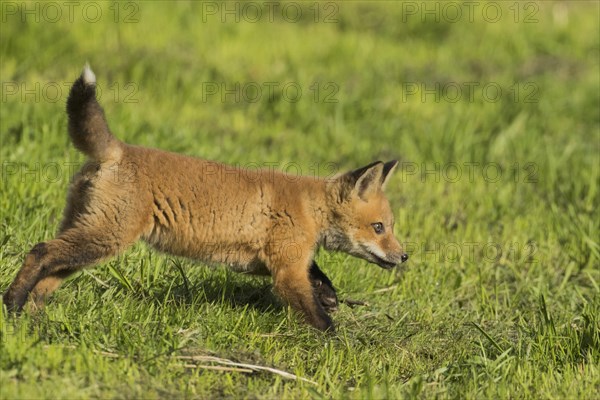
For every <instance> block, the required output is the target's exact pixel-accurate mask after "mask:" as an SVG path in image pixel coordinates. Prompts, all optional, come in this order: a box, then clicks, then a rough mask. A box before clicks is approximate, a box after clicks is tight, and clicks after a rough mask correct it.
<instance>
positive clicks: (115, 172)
mask: <svg viewBox="0 0 600 400" xmlns="http://www.w3.org/2000/svg"><path fill="white" fill-rule="evenodd" d="M67 115H68V120H69V123H68V130H69V136H70V137H71V140H72V141H73V144H74V145H75V147H76V148H77V149H79V150H80V151H82V152H83V153H85V154H86V155H87V156H88V158H89V160H88V161H87V163H86V164H85V165H84V166H83V168H82V169H81V171H79V172H78V173H77V174H76V175H75V176H74V178H73V181H72V182H71V186H70V189H69V193H68V197H67V205H66V208H65V210H64V216H63V220H62V223H61V225H60V227H59V230H58V235H57V236H56V238H55V239H53V240H49V241H47V242H42V243H38V244H36V245H35V246H34V247H33V248H32V249H31V251H30V252H29V253H28V254H27V256H26V257H25V260H24V262H23V266H22V267H21V269H20V270H19V272H18V274H17V276H16V278H15V280H14V281H13V282H12V284H11V285H10V287H9V288H8V290H7V291H6V293H5V294H4V297H3V301H4V304H5V305H6V306H7V308H8V310H11V311H15V312H19V311H20V310H21V309H22V308H23V306H24V305H25V303H26V301H27V298H28V297H29V294H31V298H32V300H33V301H34V303H35V304H37V305H39V306H41V305H43V303H44V301H45V299H46V298H47V296H48V295H50V293H52V292H53V291H54V290H56V289H57V288H58V286H59V285H60V283H61V282H62V281H63V280H64V279H65V278H66V277H68V276H69V275H71V274H73V273H74V272H76V271H79V270H81V269H82V268H84V267H86V266H89V265H92V264H96V263H98V262H100V261H101V260H103V259H106V258H107V257H111V256H114V255H116V254H118V253H119V252H122V251H123V250H125V249H126V248H127V247H129V246H130V245H132V244H133V243H134V242H136V241H137V240H139V239H142V240H144V241H146V242H147V243H149V244H150V245H151V246H153V247H155V248H157V249H158V250H160V251H163V252H166V253H170V254H173V255H176V256H185V257H190V258H192V259H196V260H201V261H205V262H210V263H223V264H227V265H228V266H230V267H231V268H233V269H235V270H237V271H240V272H246V273H253V274H270V275H271V276H272V278H273V284H274V288H275V291H276V292H277V294H278V295H279V296H280V297H281V298H282V299H283V300H284V301H285V302H287V303H288V304H289V305H290V306H291V307H292V308H293V309H295V310H296V311H298V312H300V313H301V314H302V315H303V316H304V318H305V320H306V321H307V322H308V323H309V324H311V325H312V326H314V327H316V328H318V329H320V330H332V331H333V329H334V328H333V323H332V321H331V318H330V317H329V315H328V313H329V312H331V311H334V310H335V309H336V307H337V305H338V299H337V295H336V291H335V289H334V287H333V284H332V283H331V281H330V280H329V278H327V276H326V275H325V274H324V273H323V272H322V271H321V269H320V268H319V266H318V265H317V264H316V263H315V261H314V254H315V251H316V250H317V249H318V248H319V247H323V248H325V249H327V250H332V251H342V252H346V253H348V254H351V255H353V256H356V257H359V258H362V259H364V260H367V261H369V262H372V263H375V264H377V265H379V266H381V267H383V268H386V269H388V268H392V267H394V266H396V265H397V264H399V263H401V262H404V261H406V260H407V259H408V255H407V254H405V253H404V251H403V250H402V246H401V245H400V243H399V242H398V240H397V239H396V238H395V237H394V234H393V230H394V215H393V213H392V211H391V209H390V205H389V202H388V200H387V198H386V197H385V195H384V193H383V189H384V188H385V186H386V183H387V182H388V179H389V177H390V175H391V173H392V171H393V170H394V168H395V167H396V165H397V161H390V162H387V163H383V162H380V161H378V162H375V163H372V164H370V165H367V166H366V167H363V168H360V169H357V170H354V171H351V172H348V173H346V174H342V175H339V176H337V177H335V178H330V179H324V178H317V177H305V176H290V175H286V174H284V173H280V172H274V171H272V170H269V171H261V170H245V169H240V168H234V167H231V166H227V165H225V164H220V163H217V162H213V161H206V160H202V159H197V158H192V157H187V156H183V155H179V154H175V153H169V152H165V151H161V150H155V149H148V148H143V147H138V146H133V145H129V144H125V143H123V142H121V141H119V140H118V139H117V138H115V136H113V135H112V133H111V132H110V130H109V127H108V124H107V121H106V118H105V116H104V111H103V109H102V107H101V106H100V104H99V103H98V101H97V99H96V76H95V75H94V73H93V72H92V70H91V69H90V68H89V66H88V65H86V67H85V68H84V69H83V72H82V73H81V76H80V77H79V78H78V79H77V80H76V81H75V82H74V84H73V87H72V88H71V91H70V93H69V97H68V100H67Z"/></svg>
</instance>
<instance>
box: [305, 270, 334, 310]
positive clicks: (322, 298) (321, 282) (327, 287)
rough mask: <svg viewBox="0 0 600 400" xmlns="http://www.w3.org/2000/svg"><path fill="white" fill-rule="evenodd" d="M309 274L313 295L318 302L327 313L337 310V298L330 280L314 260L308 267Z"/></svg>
mask: <svg viewBox="0 0 600 400" xmlns="http://www.w3.org/2000/svg"><path fill="white" fill-rule="evenodd" d="M309 276H310V281H311V283H312V286H313V288H314V291H315V295H316V296H317V298H318V299H319V302H320V303H321V305H322V306H323V308H324V309H325V311H327V312H328V313H330V312H333V311H337V307H338V298H337V294H336V292H335V288H334V287H333V283H331V280H330V279H329V278H328V277H327V275H325V273H324V272H323V271H321V269H320V268H319V266H318V265H317V262H316V261H314V260H313V261H312V263H311V265H310V269H309Z"/></svg>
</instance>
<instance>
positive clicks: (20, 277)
mask: <svg viewBox="0 0 600 400" xmlns="http://www.w3.org/2000/svg"><path fill="white" fill-rule="evenodd" d="M113 233H114V231H112V232H111V229H110V227H106V229H101V230H100V229H98V228H92V229H85V228H77V227H75V228H72V229H69V230H67V231H65V232H63V233H61V234H60V235H59V236H58V237H57V238H56V239H53V240H50V241H48V242H43V243H38V244H36V245H35V246H34V247H33V248H32V249H31V251H30V252H29V253H28V254H27V256H26V257H25V261H24V262H23V266H22V267H21V269H20V270H19V272H18V273H17V276H16V278H15V280H14V281H13V283H12V284H11V285H10V287H9V288H8V290H7V291H6V293H5V294H4V304H6V306H7V308H8V309H9V310H11V311H20V310H21V309H22V308H23V306H24V305H25V303H26V301H27V298H28V297H29V294H30V293H32V295H33V296H32V297H33V300H34V301H36V303H37V304H38V305H41V303H43V301H44V299H45V298H46V297H47V296H48V295H50V294H51V293H52V292H53V291H54V290H56V289H57V288H58V287H59V286H60V283H61V282H62V281H63V280H64V279H65V278H66V277H68V276H69V275H71V274H72V273H74V272H77V271H79V270H81V269H82V268H84V267H86V266H89V265H92V264H95V263H97V262H99V261H101V260H102V259H105V258H107V257H110V256H113V255H116V254H117V253H118V252H119V250H121V249H122V248H123V245H124V244H129V243H123V242H121V241H120V240H118V239H117V238H116V237H115V236H113Z"/></svg>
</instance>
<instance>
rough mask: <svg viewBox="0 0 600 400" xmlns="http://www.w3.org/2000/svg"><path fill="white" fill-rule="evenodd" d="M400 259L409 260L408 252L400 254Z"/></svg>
mask: <svg viewBox="0 0 600 400" xmlns="http://www.w3.org/2000/svg"><path fill="white" fill-rule="evenodd" d="M400 259H401V260H402V262H404V261H406V260H408V254H406V253H404V254H402V255H401V256H400Z"/></svg>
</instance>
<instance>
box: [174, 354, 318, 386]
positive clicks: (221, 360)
mask: <svg viewBox="0 0 600 400" xmlns="http://www.w3.org/2000/svg"><path fill="white" fill-rule="evenodd" d="M177 358H178V359H180V360H191V361H199V362H210V363H215V364H221V365H229V366H231V367H238V368H241V369H248V370H250V372H253V371H267V372H270V373H272V374H276V375H279V376H281V377H283V378H287V379H293V380H300V381H303V382H307V383H310V384H311V385H316V384H317V383H316V382H314V381H311V380H309V379H306V378H302V377H300V376H297V375H294V374H291V373H289V372H286V371H282V370H280V369H276V368H271V367H265V366H262V365H255V364H245V363H238V362H235V361H231V360H227V359H225V358H218V357H213V356H177Z"/></svg>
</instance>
